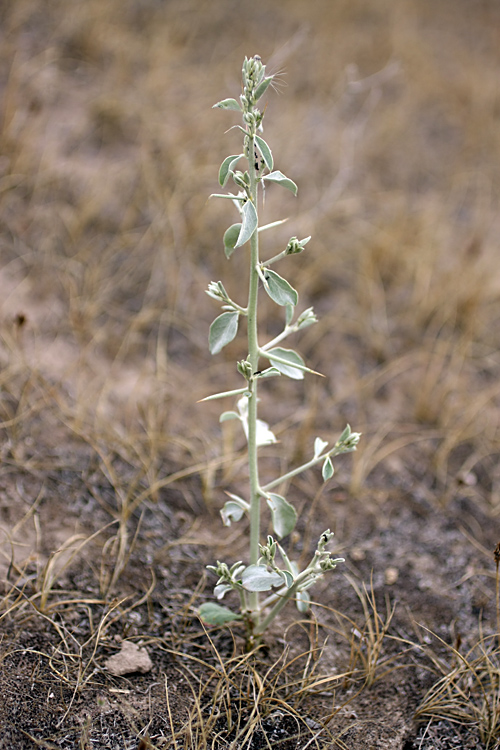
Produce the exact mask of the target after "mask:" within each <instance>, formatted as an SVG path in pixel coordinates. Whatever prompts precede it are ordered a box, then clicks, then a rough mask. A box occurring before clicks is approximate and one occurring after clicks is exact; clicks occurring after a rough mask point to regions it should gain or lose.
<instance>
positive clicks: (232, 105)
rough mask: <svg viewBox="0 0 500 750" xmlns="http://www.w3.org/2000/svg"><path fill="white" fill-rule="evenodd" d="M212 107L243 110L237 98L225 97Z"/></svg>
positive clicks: (236, 110)
mask: <svg viewBox="0 0 500 750" xmlns="http://www.w3.org/2000/svg"><path fill="white" fill-rule="evenodd" d="M212 109H232V110H234V111H235V112H241V107H240V105H239V103H238V102H237V101H236V99H223V100H222V101H221V102H217V104H214V106H213V107H212Z"/></svg>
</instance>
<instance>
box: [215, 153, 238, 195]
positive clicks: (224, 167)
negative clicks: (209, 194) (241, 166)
mask: <svg viewBox="0 0 500 750" xmlns="http://www.w3.org/2000/svg"><path fill="white" fill-rule="evenodd" d="M243 156H244V154H233V155H232V156H226V158H225V159H224V161H223V162H222V164H221V165H220V169H219V185H220V186H221V187H224V186H225V184H226V183H227V181H228V179H229V177H230V175H231V172H232V171H233V170H234V167H235V166H236V164H237V163H238V162H239V160H240V159H241V158H242V157H243Z"/></svg>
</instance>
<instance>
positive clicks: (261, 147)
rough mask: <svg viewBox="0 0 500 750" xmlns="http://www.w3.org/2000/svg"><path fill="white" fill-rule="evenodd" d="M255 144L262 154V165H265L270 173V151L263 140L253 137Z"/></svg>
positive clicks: (271, 159)
mask: <svg viewBox="0 0 500 750" xmlns="http://www.w3.org/2000/svg"><path fill="white" fill-rule="evenodd" d="M255 142H256V143H257V148H258V149H259V151H260V153H261V154H262V158H263V159H264V164H265V165H266V167H267V168H268V170H269V171H270V172H271V170H272V168H273V166H274V161H273V155H272V153H271V149H270V148H269V146H268V145H267V143H266V142H265V140H264V139H263V138H261V137H260V136H258V135H256V136H255Z"/></svg>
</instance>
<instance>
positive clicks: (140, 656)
mask: <svg viewBox="0 0 500 750" xmlns="http://www.w3.org/2000/svg"><path fill="white" fill-rule="evenodd" d="M104 666H105V667H106V669H107V670H108V672H111V674H114V675H115V676H116V677H121V676H122V675H125V674H131V673H132V672H140V673H141V674H145V673H146V672H149V671H150V670H151V669H152V668H153V662H152V661H151V659H150V658H149V654H148V652H147V651H146V649H145V648H140V646H138V645H137V643H133V642H132V641H123V643H122V647H121V651H119V652H118V653H117V654H114V656H110V657H109V659H107V660H106V661H105V662H104Z"/></svg>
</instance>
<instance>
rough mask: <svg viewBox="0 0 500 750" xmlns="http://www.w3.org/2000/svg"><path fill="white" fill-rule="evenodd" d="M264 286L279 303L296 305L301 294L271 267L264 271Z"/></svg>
mask: <svg viewBox="0 0 500 750" xmlns="http://www.w3.org/2000/svg"><path fill="white" fill-rule="evenodd" d="M264 278H265V283H264V288H265V290H266V292H267V293H268V295H269V296H270V297H271V299H272V300H273V301H274V302H276V304H277V305H296V304H297V302H298V301H299V295H298V294H297V292H296V291H295V289H294V288H293V286H291V285H290V284H289V283H288V281H287V280H286V279H284V278H283V277H282V276H280V275H279V274H278V273H276V271H271V269H270V268H268V269H266V271H265V272H264Z"/></svg>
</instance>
